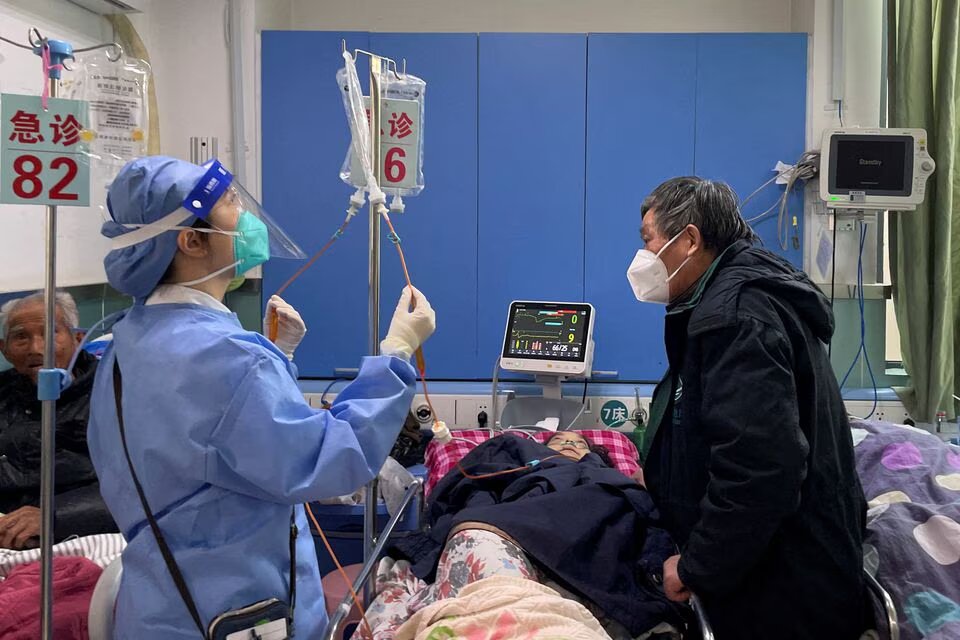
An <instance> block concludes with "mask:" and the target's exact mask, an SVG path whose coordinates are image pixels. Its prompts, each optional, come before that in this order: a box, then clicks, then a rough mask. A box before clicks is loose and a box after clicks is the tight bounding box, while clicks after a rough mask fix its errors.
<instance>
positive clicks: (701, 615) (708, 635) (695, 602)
mask: <svg viewBox="0 0 960 640" xmlns="http://www.w3.org/2000/svg"><path fill="white" fill-rule="evenodd" d="M690 606H691V607H693V613H694V614H696V616H697V625H699V627H700V635H701V636H702V637H703V640H715V637H714V635H713V627H712V626H710V620H709V619H707V612H706V611H704V609H703V604H702V603H701V602H700V598H698V597H697V596H696V595H692V596H690Z"/></svg>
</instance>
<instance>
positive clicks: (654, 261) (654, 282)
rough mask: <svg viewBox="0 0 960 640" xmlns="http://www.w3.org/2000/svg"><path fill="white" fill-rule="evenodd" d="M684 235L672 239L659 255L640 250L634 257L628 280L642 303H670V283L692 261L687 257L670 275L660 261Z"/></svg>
mask: <svg viewBox="0 0 960 640" xmlns="http://www.w3.org/2000/svg"><path fill="white" fill-rule="evenodd" d="M682 234H683V231H681V232H680V233H678V234H677V235H675V236H673V237H672V238H670V241H669V242H667V244H665V245H663V247H661V249H660V251H658V252H657V253H654V252H652V251H649V250H647V249H640V250H639V251H637V255H635V256H634V257H633V262H631V263H630V266H629V267H628V268H627V280H629V281H630V286H631V287H632V288H633V295H635V296H636V297H637V300H639V301H640V302H655V303H657V304H667V303H668V302H670V281H671V280H672V279H673V277H674V276H675V275H677V274H678V273H679V272H680V269H682V268H683V266H684V265H685V264H687V262H689V261H690V257H689V256H687V259H686V260H684V261H683V262H682V263H681V264H680V266H679V267H677V270H676V271H674V272H673V273H670V274H668V273H667V265H665V264H664V263H663V260H661V259H660V255H661V254H662V253H663V252H664V251H666V250H667V247H669V246H670V245H671V244H673V242H674V241H675V240H676V239H677V238H679V237H680V236H681V235H682Z"/></svg>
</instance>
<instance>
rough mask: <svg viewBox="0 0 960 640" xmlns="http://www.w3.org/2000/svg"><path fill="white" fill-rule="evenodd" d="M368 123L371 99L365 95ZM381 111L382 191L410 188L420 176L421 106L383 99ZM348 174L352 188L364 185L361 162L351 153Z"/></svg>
mask: <svg viewBox="0 0 960 640" xmlns="http://www.w3.org/2000/svg"><path fill="white" fill-rule="evenodd" d="M363 101H364V106H365V107H366V108H367V121H368V122H369V119H370V98H369V97H368V96H364V98H363ZM380 104H381V110H380V154H381V156H382V158H383V159H382V161H381V170H382V171H383V179H382V180H381V183H380V187H381V188H383V189H412V188H414V187H416V186H417V183H418V181H419V176H420V171H419V169H420V167H419V166H418V165H419V164H420V135H421V132H420V105H419V103H417V101H416V100H402V99H399V98H384V99H383V100H382V101H381V103H380ZM350 173H351V175H352V176H353V178H352V179H351V182H352V183H353V184H354V186H358V187H359V186H363V185H365V184H366V179H365V178H364V177H363V169H362V168H361V167H360V162H359V161H358V160H357V158H356V157H355V156H354V155H353V154H352V153H351V165H350Z"/></svg>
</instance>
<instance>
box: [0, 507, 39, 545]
mask: <svg viewBox="0 0 960 640" xmlns="http://www.w3.org/2000/svg"><path fill="white" fill-rule="evenodd" d="M39 536H40V509H38V508H36V507H20V508H19V509H17V510H16V511H14V512H13V513H8V514H7V515H5V516H3V517H2V518H0V549H17V550H20V549H24V548H26V546H27V543H28V542H30V539H31V538H36V537H39Z"/></svg>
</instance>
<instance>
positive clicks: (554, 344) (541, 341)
mask: <svg viewBox="0 0 960 640" xmlns="http://www.w3.org/2000/svg"><path fill="white" fill-rule="evenodd" d="M590 312H591V307H590V305H588V304H577V303H562V304H561V303H555V302H515V303H514V304H513V305H512V306H511V308H510V324H509V326H508V330H507V333H506V342H505V344H504V345H503V355H504V357H507V358H525V359H531V360H566V361H569V362H583V361H584V358H585V357H586V352H587V345H586V339H587V329H588V328H589V326H590Z"/></svg>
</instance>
